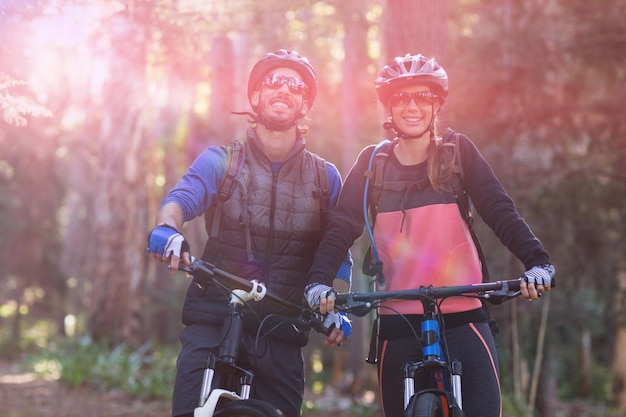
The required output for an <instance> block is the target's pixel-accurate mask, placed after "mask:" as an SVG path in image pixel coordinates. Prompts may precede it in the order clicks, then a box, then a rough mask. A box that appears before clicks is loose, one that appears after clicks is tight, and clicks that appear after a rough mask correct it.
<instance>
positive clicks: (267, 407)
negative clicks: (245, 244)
mask: <svg viewBox="0 0 626 417" xmlns="http://www.w3.org/2000/svg"><path fill="white" fill-rule="evenodd" d="M179 269H180V270H182V271H184V272H186V273H187V274H189V275H191V276H192V277H193V278H194V281H196V282H197V283H198V284H199V285H208V284H212V285H215V286H217V287H220V288H223V289H226V290H228V291H229V292H230V301H229V304H228V315H227V316H226V317H225V319H224V326H223V328H222V343H221V344H220V347H219V352H217V353H210V354H209V357H208V358H207V362H206V368H205V370H204V374H203V378H202V388H201V392H200V398H199V402H198V407H196V409H195V410H194V417H213V416H214V417H234V416H250V417H279V416H283V414H282V412H281V411H280V410H278V409H277V408H276V407H274V406H272V405H271V404H269V403H266V402H264V401H260V400H256V399H251V398H250V391H251V388H252V382H253V380H254V371H253V370H252V369H248V368H247V367H244V366H242V365H240V364H239V363H238V360H237V357H238V353H239V349H240V345H241V340H242V332H243V314H242V311H243V309H244V307H245V305H246V303H248V302H251V301H261V300H263V299H266V300H269V301H270V302H272V303H275V304H277V305H279V306H281V307H284V308H285V311H286V314H290V316H289V317H287V316H285V317H281V320H284V321H286V322H290V323H294V324H296V325H303V326H306V327H310V328H312V329H313V330H315V331H317V332H319V333H323V334H325V335H328V334H329V332H330V330H329V329H328V327H327V326H326V325H325V324H324V317H323V316H322V315H321V314H319V313H317V312H314V311H312V310H310V309H309V308H307V307H304V306H300V305H297V304H294V303H292V302H290V301H289V300H286V299H284V298H282V297H280V296H277V295H275V294H272V293H271V292H269V291H267V289H266V288H265V285H264V284H262V283H259V282H257V281H255V280H252V281H249V280H247V279H244V278H241V277H239V276H236V275H233V274H231V273H229V272H226V271H224V270H221V269H219V268H217V267H216V266H215V265H213V264H211V263H209V262H206V261H203V260H201V259H193V261H192V263H191V265H189V266H187V265H182V264H181V265H180V266H179Z"/></svg>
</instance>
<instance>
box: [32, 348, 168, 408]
mask: <svg viewBox="0 0 626 417" xmlns="http://www.w3.org/2000/svg"><path fill="white" fill-rule="evenodd" d="M175 358H176V353H175V352H173V351H172V350H169V349H158V348H155V347H153V346H152V345H151V344H150V343H146V344H144V345H143V346H141V347H139V348H138V349H134V348H132V347H130V346H128V345H125V344H121V345H119V346H117V347H115V348H114V349H113V350H111V349H109V348H108V347H107V346H106V345H105V344H98V343H94V342H93V341H92V340H91V339H89V338H82V339H78V340H71V341H68V342H67V343H63V344H60V345H59V346H57V347H56V348H53V349H51V350H48V351H46V352H44V353H42V354H40V355H37V356H34V357H32V358H31V359H30V361H29V362H30V363H31V364H32V367H33V369H34V370H35V371H36V372H37V373H39V374H40V375H42V376H44V377H51V376H55V373H56V374H58V377H59V378H60V380H61V381H63V382H64V383H65V384H67V385H68V386H70V387H77V386H89V387H92V388H96V389H98V390H109V389H120V390H122V391H123V392H125V393H127V394H129V395H132V396H136V397H140V398H163V399H169V398H171V392H172V387H173V385H174V376H175Z"/></svg>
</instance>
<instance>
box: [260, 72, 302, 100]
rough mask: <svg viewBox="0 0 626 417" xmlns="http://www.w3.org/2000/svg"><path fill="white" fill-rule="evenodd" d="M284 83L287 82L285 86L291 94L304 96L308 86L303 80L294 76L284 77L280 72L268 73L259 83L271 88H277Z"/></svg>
mask: <svg viewBox="0 0 626 417" xmlns="http://www.w3.org/2000/svg"><path fill="white" fill-rule="evenodd" d="M285 84H287V87H289V91H291V92H292V93H293V94H300V95H303V96H304V95H305V94H306V92H307V91H308V88H307V86H306V84H305V83H304V81H302V80H300V79H298V78H295V77H286V76H284V75H281V74H269V75H268V76H267V77H265V79H264V80H263V82H262V83H261V85H263V86H264V87H267V88H269V89H271V90H278V89H279V88H280V87H282V86H283V85H285Z"/></svg>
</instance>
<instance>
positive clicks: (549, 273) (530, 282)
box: [520, 264, 555, 300]
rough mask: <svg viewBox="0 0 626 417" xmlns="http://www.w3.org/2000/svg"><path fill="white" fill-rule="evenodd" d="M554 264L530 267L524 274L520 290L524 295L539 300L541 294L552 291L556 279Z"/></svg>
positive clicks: (529, 298)
mask: <svg viewBox="0 0 626 417" xmlns="http://www.w3.org/2000/svg"><path fill="white" fill-rule="evenodd" d="M554 273H555V269H554V265H552V264H544V265H537V266H533V267H532V268H530V269H529V270H528V271H526V272H525V273H524V275H523V276H522V282H521V283H520V291H521V293H522V297H524V298H526V299H528V300H538V299H539V297H541V294H542V293H544V292H547V291H550V288H551V287H553V286H554V285H553V284H554V281H553V280H552V278H554Z"/></svg>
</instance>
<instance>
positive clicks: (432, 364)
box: [402, 311, 463, 415]
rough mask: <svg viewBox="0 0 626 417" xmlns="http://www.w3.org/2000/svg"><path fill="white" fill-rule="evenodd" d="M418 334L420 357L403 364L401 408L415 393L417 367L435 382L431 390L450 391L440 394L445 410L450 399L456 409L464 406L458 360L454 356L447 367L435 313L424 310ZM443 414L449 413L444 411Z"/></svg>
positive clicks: (406, 404) (407, 403)
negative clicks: (418, 359)
mask: <svg viewBox="0 0 626 417" xmlns="http://www.w3.org/2000/svg"><path fill="white" fill-rule="evenodd" d="M421 334H422V338H421V343H422V356H423V359H422V360H421V361H417V362H408V363H406V364H404V366H403V367H402V377H403V379H404V409H406V408H407V407H408V405H409V402H410V401H411V398H412V397H413V396H414V395H415V374H416V373H417V372H419V371H424V372H426V373H429V374H431V375H432V376H433V380H434V382H435V386H436V388H435V390H434V391H437V392H438V393H439V394H440V395H441V394H442V393H444V394H446V393H451V394H452V395H451V396H450V395H443V396H442V397H441V398H442V401H443V403H444V405H445V406H444V407H443V408H444V409H445V410H447V409H448V404H447V402H448V401H449V399H452V400H453V401H455V402H456V405H457V406H458V408H459V409H463V400H462V391H461V371H462V369H461V362H460V361H458V360H456V359H455V360H452V362H451V364H450V367H448V363H447V362H446V360H445V357H444V354H443V350H442V347H441V346H442V345H441V340H440V334H441V333H440V330H439V321H438V320H437V317H436V315H435V313H432V312H428V311H427V312H426V313H425V314H424V320H423V321H422V328H421ZM431 391H433V390H431ZM418 394H419V393H418ZM450 397H452V398H450ZM446 415H448V413H447V411H446Z"/></svg>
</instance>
